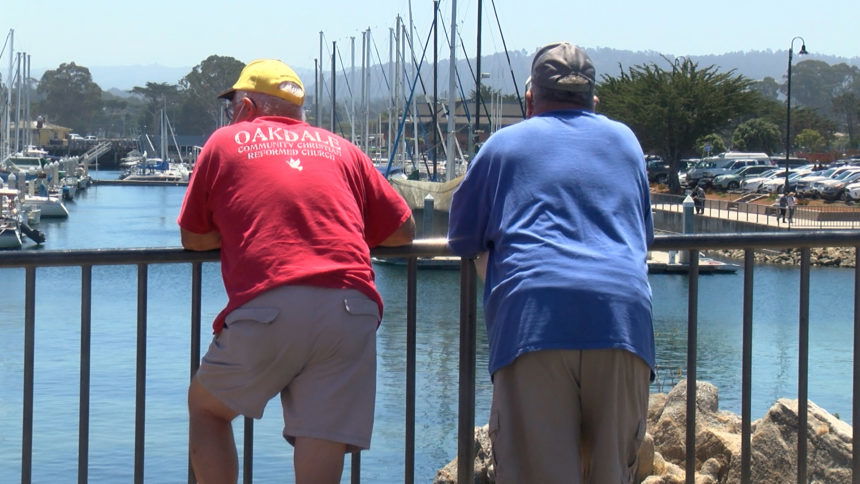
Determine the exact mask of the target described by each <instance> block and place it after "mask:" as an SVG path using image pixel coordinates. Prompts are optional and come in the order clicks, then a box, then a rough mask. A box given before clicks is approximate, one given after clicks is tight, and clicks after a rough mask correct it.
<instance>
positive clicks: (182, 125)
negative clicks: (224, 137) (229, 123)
mask: <svg viewBox="0 0 860 484" xmlns="http://www.w3.org/2000/svg"><path fill="white" fill-rule="evenodd" d="M244 67H245V64H243V63H242V62H241V61H238V60H236V59H234V58H233V57H226V56H219V55H211V56H209V57H207V58H206V59H204V60H203V61H202V62H201V63H200V64H198V65H196V66H194V68H193V69H191V72H189V73H188V74H187V75H186V76H185V77H183V78H182V80H180V81H179V86H180V87H181V88H182V90H181V96H182V101H181V103H180V106H179V113H178V114H179V115H178V117H177V120H176V126H177V129H178V130H179V131H181V132H182V133H183V134H209V133H211V132H212V131H214V130H215V129H216V128H218V122H219V121H220V119H221V103H220V102H219V101H218V95H219V94H221V93H222V92H224V91H226V90H227V89H230V86H232V85H233V83H234V82H236V79H238V78H239V73H241V72H242V69H243V68H244Z"/></svg>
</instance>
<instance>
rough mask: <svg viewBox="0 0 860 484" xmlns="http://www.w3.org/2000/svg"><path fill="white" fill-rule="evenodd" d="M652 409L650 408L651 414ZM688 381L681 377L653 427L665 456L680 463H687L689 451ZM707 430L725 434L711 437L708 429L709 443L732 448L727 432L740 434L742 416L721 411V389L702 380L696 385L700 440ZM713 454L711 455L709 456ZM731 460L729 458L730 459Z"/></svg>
mask: <svg viewBox="0 0 860 484" xmlns="http://www.w3.org/2000/svg"><path fill="white" fill-rule="evenodd" d="M654 413H656V412H654ZM650 414H651V409H649V415H650ZM686 418H687V381H686V380H681V381H680V382H678V384H677V385H675V388H673V389H672V390H671V391H670V392H669V395H668V396H667V398H666V403H665V405H664V406H663V411H662V412H661V413H660V418H659V419H658V420H657V422H656V423H655V424H653V425H651V426H650V427H649V431H650V433H651V435H653V436H654V444H655V446H656V448H657V450H658V451H659V452H660V453H661V454H662V455H663V457H664V458H665V459H667V460H669V461H671V462H674V463H675V464H678V465H683V464H684V461H685V459H686V454H687V427H686ZM705 429H712V430H713V431H715V432H719V433H721V434H720V435H722V437H720V438H718V437H716V436H711V434H710V433H708V432H706V433H705V436H707V438H708V442H713V443H714V445H715V446H716V447H720V446H722V447H731V444H729V443H726V442H723V441H724V440H725V434H727V433H732V432H734V433H737V432H738V431H739V429H740V419H739V418H738V417H737V416H736V415H733V414H730V413H728V412H720V411H719V392H718V390H717V387H715V386H714V385H713V384H711V383H708V382H701V381H700V382H698V385H696V441H697V446H698V442H700V441H701V440H702V438H703V437H700V434H702V432H703V431H705ZM697 454H698V455H697V456H696V457H697V460H699V461H703V460H705V459H703V457H702V455H703V454H702V453H697ZM708 457H710V456H708ZM726 460H729V459H726Z"/></svg>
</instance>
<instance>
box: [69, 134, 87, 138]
mask: <svg viewBox="0 0 860 484" xmlns="http://www.w3.org/2000/svg"><path fill="white" fill-rule="evenodd" d="M69 139H70V140H73V139H74V140H82V139H84V137H83V136H81V135H79V134H78V133H69Z"/></svg>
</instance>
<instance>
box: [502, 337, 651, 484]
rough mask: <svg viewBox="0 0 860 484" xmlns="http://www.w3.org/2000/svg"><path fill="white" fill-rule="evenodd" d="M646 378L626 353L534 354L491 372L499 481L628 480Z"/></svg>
mask: <svg viewBox="0 0 860 484" xmlns="http://www.w3.org/2000/svg"><path fill="white" fill-rule="evenodd" d="M650 377H651V370H650V368H648V365H647V364H646V363H645V362H644V361H643V360H642V359H641V358H639V357H638V356H636V355H634V354H633V353H630V352H627V351H623V350H544V351H534V352H531V353H526V354H524V355H522V356H520V357H519V358H517V359H516V360H514V362H513V363H511V364H510V365H507V366H505V367H503V368H501V369H499V370H498V371H496V373H495V374H494V375H493V403H492V409H491V410H490V439H491V441H492V443H493V459H494V461H495V467H496V482H498V483H500V484H508V483H532V482H534V483H538V482H539V483H542V484H553V483H566V484H567V483H573V484H579V483H582V482H588V483H600V484H604V483H607V484H619V483H631V482H633V479H634V477H635V474H636V467H637V464H638V462H637V455H638V452H639V446H640V445H641V443H642V440H643V439H644V437H645V425H646V418H647V415H648V383H649V381H650Z"/></svg>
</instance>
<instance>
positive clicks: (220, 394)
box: [178, 59, 415, 483]
mask: <svg viewBox="0 0 860 484" xmlns="http://www.w3.org/2000/svg"><path fill="white" fill-rule="evenodd" d="M221 97H222V98H225V99H226V100H228V102H229V107H228V111H229V112H230V113H231V114H230V116H231V121H232V123H231V124H230V125H229V126H225V127H223V128H221V129H219V130H217V131H216V132H215V133H213V135H212V137H211V138H210V139H209V140H208V141H207V142H206V146H204V148H203V151H202V152H201V153H200V157H199V159H198V161H197V164H196V165H195V168H194V173H193V176H192V178H191V182H190V184H189V186H188V191H187V193H186V195H185V200H184V202H183V204H182V209H181V212H180V215H179V220H178V222H179V225H180V227H181V234H182V245H183V247H185V248H186V249H189V250H213V249H219V248H220V249H221V272H222V276H223V279H224V286H225V288H226V291H227V296H228V303H227V307H225V308H224V310H223V311H221V313H220V314H218V316H217V317H216V318H215V321H214V323H213V329H214V331H215V337H214V338H213V341H212V344H211V345H210V347H209V350H208V352H207V353H206V355H205V356H204V357H203V360H202V362H201V364H200V369H199V370H198V372H197V374H196V375H195V377H194V379H193V381H192V383H191V387H190V389H189V394H188V406H189V413H190V427H191V437H190V438H191V460H192V466H193V468H194V472H195V475H196V477H197V479H198V481H200V482H201V483H210V482H236V479H237V478H238V459H237V455H236V447H235V442H234V440H233V434H232V426H231V423H230V422H231V421H232V420H233V419H234V418H235V417H236V416H237V415H240V414H241V415H244V416H247V417H253V418H260V417H262V414H263V409H264V407H265V406H266V403H267V402H268V401H269V400H270V399H271V398H272V397H274V396H275V395H278V394H280V397H281V402H282V405H283V413H284V432H283V434H284V437H285V438H286V439H287V440H288V441H289V442H290V443H292V444H293V445H294V446H295V450H294V465H295V473H296V482H298V483H303V482H307V483H326V482H332V483H335V482H340V477H341V474H342V471H343V456H344V453H345V452H349V451H353V450H358V449H367V448H369V446H370V434H371V430H372V426H373V409H374V398H375V380H376V346H375V344H376V343H375V335H376V328H377V325H378V323H379V321H380V318H381V315H382V299H381V297H380V296H379V293H378V292H377V291H376V288H375V285H374V282H373V277H374V275H373V269H372V266H371V261H370V248H372V247H375V246H378V245H388V246H392V245H405V244H409V243H411V241H412V239H413V237H414V233H415V222H414V220H413V218H412V214H411V212H410V210H409V208H408V206H407V205H406V203H405V202H404V201H403V199H402V198H401V197H400V195H398V194H397V192H395V191H394V189H392V188H391V186H390V185H389V184H388V182H387V181H386V180H385V179H384V178H383V177H382V176H381V175H380V174H379V172H378V171H377V170H376V168H375V167H374V166H373V163H372V162H371V161H370V159H369V158H368V157H367V156H366V155H365V154H364V153H362V152H361V151H360V150H359V149H358V148H357V147H355V146H354V145H353V144H351V143H350V142H349V141H347V140H345V139H343V138H341V137H340V136H337V135H335V134H333V133H331V132H329V131H326V130H324V129H320V128H316V127H313V126H310V125H308V124H307V123H305V122H304V121H303V116H302V113H303V112H302V104H303V101H304V86H303V85H302V82H301V80H300V79H299V78H298V76H297V75H296V74H295V72H293V70H292V69H290V67H289V66H287V65H286V64H284V63H282V62H280V61H276V60H270V59H261V60H256V61H253V62H251V63H250V64H248V65H247V66H246V67H245V68H244V69H243V71H242V73H241V75H240V76H239V79H238V81H237V82H236V84H234V85H233V88H232V89H230V90H229V91H227V92H225V93H224V94H222V96H221Z"/></svg>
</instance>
